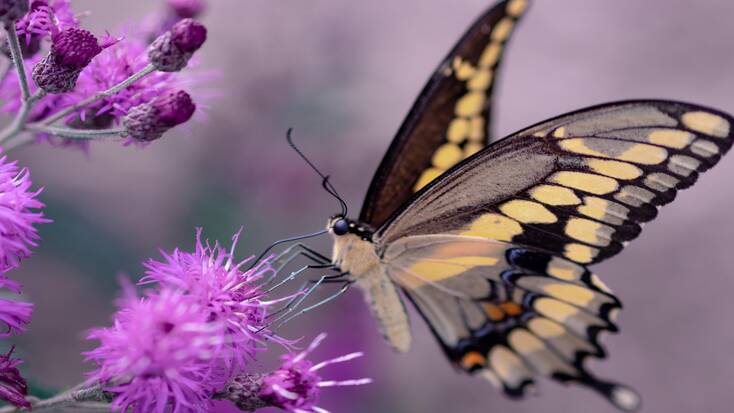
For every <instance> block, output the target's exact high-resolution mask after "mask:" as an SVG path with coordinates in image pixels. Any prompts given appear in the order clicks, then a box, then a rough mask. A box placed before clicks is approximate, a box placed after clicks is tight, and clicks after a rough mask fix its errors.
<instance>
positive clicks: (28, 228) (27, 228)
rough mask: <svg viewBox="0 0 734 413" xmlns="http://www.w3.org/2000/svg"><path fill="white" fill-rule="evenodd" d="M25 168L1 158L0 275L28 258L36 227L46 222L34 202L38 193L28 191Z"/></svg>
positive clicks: (29, 183)
mask: <svg viewBox="0 0 734 413" xmlns="http://www.w3.org/2000/svg"><path fill="white" fill-rule="evenodd" d="M31 185H32V182H31V179H30V174H29V172H28V169H26V168H23V169H19V168H18V165H17V162H15V161H13V162H8V159H7V157H6V156H2V157H0V228H1V229H2V231H0V273H4V272H6V271H8V270H10V269H12V268H15V267H17V266H18V265H19V264H20V261H21V260H22V259H24V258H27V257H29V256H30V255H31V248H32V247H35V246H36V245H37V241H38V240H39V238H40V237H39V236H38V231H37V229H36V227H35V226H36V225H38V224H42V223H46V222H49V221H48V220H47V219H45V218H43V213H41V212H40V211H39V210H40V209H42V208H43V207H44V205H43V204H42V203H41V202H40V201H39V200H38V199H36V197H37V196H38V194H39V193H40V192H41V190H37V191H31Z"/></svg>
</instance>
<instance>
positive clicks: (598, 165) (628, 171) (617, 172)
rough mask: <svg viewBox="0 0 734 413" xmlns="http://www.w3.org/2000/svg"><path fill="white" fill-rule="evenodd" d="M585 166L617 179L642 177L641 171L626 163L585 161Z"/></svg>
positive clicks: (600, 160) (591, 159)
mask: <svg viewBox="0 0 734 413" xmlns="http://www.w3.org/2000/svg"><path fill="white" fill-rule="evenodd" d="M586 165H587V166H588V167H589V168H591V170H593V171H594V172H597V173H600V174H602V175H606V176H611V177H612V178H619V179H636V178H639V177H640V175H642V169H640V168H638V167H636V166H635V165H632V164H631V163H627V162H620V161H608V160H605V159H593V158H590V159H587V160H586Z"/></svg>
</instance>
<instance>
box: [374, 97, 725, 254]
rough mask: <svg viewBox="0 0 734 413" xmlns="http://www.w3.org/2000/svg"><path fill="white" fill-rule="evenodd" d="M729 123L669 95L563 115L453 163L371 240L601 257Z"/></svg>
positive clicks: (717, 145)
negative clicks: (483, 243)
mask: <svg viewBox="0 0 734 413" xmlns="http://www.w3.org/2000/svg"><path fill="white" fill-rule="evenodd" d="M732 122H734V119H732V118H731V116H729V115H727V114H724V113H722V112H719V111H717V110H714V109H710V108H705V107H701V106H697V105H692V104H687V103H680V102H670V101H630V102H620V103H612V104H607V105H601V106H597V107H593V108H589V109H583V110H580V111H578V112H574V113H571V114H567V115H563V116H560V117H558V118H555V119H552V120H549V121H546V122H543V123H540V124H538V125H537V126H534V127H531V128H529V129H527V130H524V131H522V132H519V133H517V134H515V135H512V136H510V137H508V138H506V139H503V140H501V141H499V142H497V143H496V144H493V145H491V146H489V147H487V148H485V149H484V150H482V151H481V152H479V153H477V154H476V155H474V156H472V157H470V158H468V159H466V160H465V161H463V162H461V163H460V164H458V165H457V166H456V167H454V168H452V169H451V170H450V171H448V172H447V173H445V174H443V175H442V176H441V177H439V178H437V179H436V180H434V181H433V182H432V183H431V184H429V185H428V186H427V187H426V188H424V189H423V190H422V191H421V192H420V193H418V194H416V195H415V196H414V197H413V198H412V199H411V200H409V201H408V202H407V203H405V204H404V206H403V208H402V209H401V210H400V211H398V213H396V214H395V215H394V216H393V217H392V218H391V219H390V221H389V222H387V223H386V224H385V225H384V226H383V227H382V228H380V229H379V230H378V232H377V234H376V237H375V239H376V241H377V242H378V243H380V244H382V245H387V244H389V243H391V242H394V241H395V240H397V239H399V238H402V237H405V236H409V235H421V234H445V233H452V234H463V235H472V236H482V237H487V238H491V239H494V240H499V241H507V242H512V243H514V244H518V245H524V246H527V247H532V248H537V249H540V250H543V251H546V252H548V253H550V254H552V255H557V256H562V257H565V258H566V259H569V260H571V261H575V262H577V263H581V264H592V263H596V262H600V261H602V260H604V259H606V258H608V257H611V256H613V255H615V254H616V253H618V252H619V251H621V250H622V248H623V247H624V246H625V245H626V244H627V242H628V241H630V240H632V239H633V238H635V237H637V236H638V235H639V233H640V229H641V224H642V223H644V222H646V221H650V220H651V219H653V218H655V216H656V215H657V207H660V206H661V205H664V204H667V203H669V202H671V201H672V200H673V199H674V198H675V195H676V191H677V190H680V189H683V188H686V187H689V186H690V185H692V184H693V183H694V182H695V181H696V179H697V177H698V174H699V173H701V172H703V171H705V170H707V169H709V168H710V167H712V166H713V165H715V164H716V163H717V162H718V160H719V159H720V158H721V155H723V154H724V153H725V152H726V151H727V150H729V148H730V147H731V145H732V137H733V135H732V130H731V128H730V126H731V124H732Z"/></svg>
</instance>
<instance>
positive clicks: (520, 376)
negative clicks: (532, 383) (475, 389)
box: [489, 344, 532, 388]
mask: <svg viewBox="0 0 734 413" xmlns="http://www.w3.org/2000/svg"><path fill="white" fill-rule="evenodd" d="M489 362H490V364H491V365H492V368H493V369H494V371H495V372H496V373H497V375H498V376H499V377H500V379H501V380H502V381H503V382H505V383H506V385H507V386H508V387H510V388H513V387H518V386H520V384H522V382H523V381H525V380H529V379H531V378H532V375H531V373H530V371H529V370H528V368H527V366H525V364H524V363H523V361H522V360H521V359H520V358H519V357H518V356H517V355H516V354H515V353H513V352H512V351H510V350H509V349H508V348H507V347H505V346H503V345H501V344H500V345H496V346H494V348H492V350H491V352H490V353H489Z"/></svg>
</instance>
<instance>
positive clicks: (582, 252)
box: [563, 243, 599, 264]
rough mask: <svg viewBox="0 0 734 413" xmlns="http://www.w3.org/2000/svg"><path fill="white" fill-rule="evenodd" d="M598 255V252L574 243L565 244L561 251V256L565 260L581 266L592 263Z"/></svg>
mask: <svg viewBox="0 0 734 413" xmlns="http://www.w3.org/2000/svg"><path fill="white" fill-rule="evenodd" d="M598 253H599V250H598V249H596V248H591V247H589V246H587V245H582V244H576V243H571V244H566V246H565V248H564V251H563V255H565V256H566V258H568V259H569V260H571V261H576V262H580V263H582V264H587V263H590V262H591V261H593V260H594V258H595V257H596V254H598Z"/></svg>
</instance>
